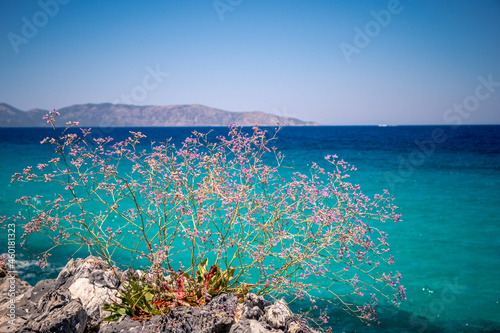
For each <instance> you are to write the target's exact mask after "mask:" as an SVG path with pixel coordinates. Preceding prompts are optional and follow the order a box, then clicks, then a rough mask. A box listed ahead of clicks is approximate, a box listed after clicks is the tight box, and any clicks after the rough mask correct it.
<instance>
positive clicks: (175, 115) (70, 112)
mask: <svg viewBox="0 0 500 333" xmlns="http://www.w3.org/2000/svg"><path fill="white" fill-rule="evenodd" d="M56 111H58V112H59V113H60V116H59V117H57V118H56V119H57V120H56V126H62V127H64V126H65V124H66V122H68V121H78V122H79V123H80V126H82V127H167V126H189V127H191V126H214V127H215V126H226V125H228V124H238V125H240V126H254V125H258V126H276V125H277V123H280V124H281V125H283V126H318V125H321V124H318V123H314V122H307V121H302V120H299V119H295V118H290V117H285V116H278V115H274V114H269V113H264V112H260V111H252V112H229V111H224V110H220V109H214V108H211V107H208V106H204V105H198V104H190V105H169V106H138V105H127V104H110V103H102V104H79V105H72V106H68V107H65V108H62V109H58V110H56ZM46 113H48V110H42V109H32V110H29V111H21V110H18V109H16V108H14V107H12V106H10V105H8V104H5V103H0V127H46V126H48V124H47V123H46V121H45V120H43V119H42V118H43V115H45V114H46Z"/></svg>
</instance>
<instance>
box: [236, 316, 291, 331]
mask: <svg viewBox="0 0 500 333" xmlns="http://www.w3.org/2000/svg"><path fill="white" fill-rule="evenodd" d="M274 332H276V333H277V332H281V333H283V331H278V330H274V329H273V328H272V327H271V326H269V325H268V324H266V323H264V322H260V321H257V320H254V319H242V320H240V321H239V322H237V323H236V324H234V325H233V326H232V327H231V330H230V331H229V333H274Z"/></svg>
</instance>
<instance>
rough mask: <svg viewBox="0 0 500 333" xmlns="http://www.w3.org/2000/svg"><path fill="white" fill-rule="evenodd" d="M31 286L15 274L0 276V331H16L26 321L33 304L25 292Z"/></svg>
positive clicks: (1, 332)
mask: <svg viewBox="0 0 500 333" xmlns="http://www.w3.org/2000/svg"><path fill="white" fill-rule="evenodd" d="M32 288H33V287H32V286H30V285H29V283H27V282H25V281H21V280H19V277H18V276H17V275H15V276H12V278H11V276H8V274H6V275H5V276H4V277H3V278H0V333H4V332H5V333H7V332H16V331H17V328H19V327H22V326H23V325H24V324H25V323H26V321H27V320H28V317H29V315H30V313H31V311H30V310H29V309H30V308H31V307H32V306H33V304H32V302H30V301H29V300H28V299H27V298H26V296H25V293H27V292H29V291H30V290H31V289H32Z"/></svg>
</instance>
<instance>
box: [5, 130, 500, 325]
mask: <svg viewBox="0 0 500 333" xmlns="http://www.w3.org/2000/svg"><path fill="white" fill-rule="evenodd" d="M197 130H198V131H200V132H203V129H197ZM141 131H142V132H143V133H145V134H147V135H148V137H149V138H151V139H152V140H154V141H162V140H164V139H165V138H167V137H173V139H174V141H177V142H179V141H181V140H182V139H184V138H185V137H186V136H187V135H189V133H190V131H191V129H189V128H166V129H153V128H149V129H141ZM436 131H443V132H442V133H441V132H436ZM106 132H109V133H105V134H106V135H111V136H114V137H117V138H119V137H120V136H122V137H123V136H124V135H128V130H125V129H107V130H106ZM226 132H227V131H226V130H224V129H217V131H216V134H217V133H220V134H223V133H226ZM433 133H434V139H436V133H438V134H441V135H440V136H439V140H434V141H433ZM50 134H51V132H50V130H46V131H45V130H38V129H37V130H33V129H30V130H26V129H24V130H23V129H0V156H2V162H3V163H2V164H1V168H0V184H1V186H0V215H12V214H15V213H16V212H17V211H18V210H19V206H17V205H15V204H14V200H15V199H16V198H17V197H20V196H21V195H33V194H34V193H36V192H37V191H40V190H41V188H34V187H31V185H27V184H20V183H15V184H10V176H11V175H12V174H13V173H15V172H20V171H22V169H23V168H24V167H25V166H27V165H33V166H35V165H36V164H38V163H43V162H45V161H47V160H48V159H49V158H50V156H51V154H52V148H51V147H50V146H48V145H44V146H40V145H39V144H38V143H39V141H40V140H41V139H42V138H43V137H45V136H47V135H50ZM278 137H279V140H278V141H277V143H276V145H277V146H278V148H279V149H280V150H281V151H282V152H283V153H284V154H285V155H286V161H287V163H288V164H293V165H294V167H295V168H296V169H298V170H305V168H306V165H307V164H308V163H309V164H310V162H312V161H317V162H320V161H322V159H323V156H324V155H326V154H337V155H338V156H339V158H342V159H344V160H346V161H348V162H350V163H351V164H354V165H356V167H357V169H358V171H356V172H354V173H353V174H352V178H351V181H352V182H353V183H358V184H360V185H361V188H362V190H363V192H365V193H367V194H374V193H380V192H381V190H382V189H383V188H387V189H389V190H390V191H391V193H392V194H393V195H394V197H395V198H396V205H397V206H399V207H401V208H400V213H402V214H403V222H400V223H398V224H386V225H384V228H385V230H386V231H388V232H389V243H390V244H391V251H392V254H393V255H394V256H395V258H396V264H395V265H396V267H395V269H397V270H398V271H400V272H401V273H402V274H403V280H402V283H403V284H404V286H405V287H406V288H407V296H408V300H407V301H406V302H405V303H403V304H402V305H401V306H400V307H399V308H394V307H392V306H391V307H382V308H381V311H380V318H379V319H380V320H381V321H382V325H380V326H375V327H367V326H365V325H363V324H361V323H359V322H358V320H357V319H355V318H352V317H350V316H348V315H346V314H345V313H343V312H338V311H336V310H335V309H330V310H329V311H330V312H329V314H330V318H331V322H332V325H333V327H334V330H339V331H346V332H354V331H358V332H360V331H366V332H376V331H391V332H404V331H408V332H441V331H448V332H457V331H458V332H461V331H470V332H473V331H482V332H488V331H491V332H493V331H497V330H500V304H499V301H500V217H499V214H498V213H497V208H498V207H500V126H470V127H458V128H453V127H442V128H440V129H436V128H435V127H431V126H407V127H405V126H402V127H369V126H368V127H318V128H284V129H283V130H282V131H281V132H280V134H279V135H278ZM436 141H437V142H436ZM422 142H423V143H424V144H422ZM431 142H432V143H431ZM17 235H18V236H19V237H20V235H21V231H20V230H18V231H17ZM0 237H1V238H0V239H2V241H1V242H0V244H1V247H0V252H2V253H4V252H6V250H7V246H6V242H4V241H3V239H5V240H7V235H6V231H5V230H1V231H0ZM36 245H37V246H39V247H40V248H42V247H43V245H44V244H36ZM67 252H68V251H66V252H65V251H61V252H59V254H58V256H53V257H52V258H51V261H50V264H49V265H48V267H47V268H46V270H45V271H43V272H40V271H39V269H38V268H37V267H35V266H34V265H29V266H27V267H25V268H24V269H23V270H22V271H21V275H22V276H23V277H24V278H25V279H27V280H28V281H29V282H30V283H32V284H34V283H36V282H37V281H38V280H40V279H42V278H47V277H54V276H56V275H57V273H58V271H59V270H60V268H61V267H62V266H64V264H65V263H66V261H67V257H68V255H70V254H71V253H67ZM18 259H19V260H22V259H23V254H22V253H21V252H19V253H18ZM295 307H296V308H297V309H300V308H301V305H300V304H298V305H296V306H295Z"/></svg>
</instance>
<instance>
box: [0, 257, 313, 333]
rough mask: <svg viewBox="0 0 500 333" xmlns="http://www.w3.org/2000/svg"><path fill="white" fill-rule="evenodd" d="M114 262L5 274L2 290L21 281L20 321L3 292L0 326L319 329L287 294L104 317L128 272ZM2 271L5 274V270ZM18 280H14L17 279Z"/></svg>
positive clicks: (172, 332)
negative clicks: (40, 275)
mask: <svg viewBox="0 0 500 333" xmlns="http://www.w3.org/2000/svg"><path fill="white" fill-rule="evenodd" d="M125 274H126V273H123V272H122V271H121V270H119V269H117V268H113V269H111V268H109V267H108V266H107V265H106V263H105V262H103V261H102V260H100V259H99V258H97V257H92V256H90V257H88V258H86V259H77V260H71V261H70V262H68V264H67V265H66V266H65V267H64V269H63V270H62V271H61V272H60V273H59V275H58V277H57V279H55V280H43V281H40V282H38V283H37V284H36V285H35V286H34V287H31V286H30V285H29V284H27V283H26V282H22V281H20V280H19V278H17V277H16V278H15V279H14V280H12V279H10V280H7V277H0V283H1V284H0V289H1V291H2V293H1V295H2V297H3V295H6V293H4V292H3V291H4V290H8V288H9V286H10V284H12V283H15V284H16V288H17V289H16V291H17V295H18V296H16V307H15V321H14V323H13V324H12V323H10V324H9V323H8V322H7V320H8V319H9V317H8V316H6V314H8V313H9V311H10V309H9V308H8V307H7V305H8V304H9V303H10V302H9V300H8V299H5V297H3V298H1V300H2V303H1V304H2V306H1V307H0V316H1V317H0V318H1V319H0V332H24V333H35V332H36V333H42V332H70V333H87V332H88V333H90V332H92V333H94V332H101V333H125V332H127V333H132V332H168V333H314V332H316V331H314V330H312V329H311V328H309V327H308V326H306V325H304V324H303V323H302V322H301V321H300V320H299V318H298V317H297V316H295V315H294V314H293V313H292V311H290V309H289V308H288V306H287V304H286V303H285V302H284V301H283V300H278V301H276V302H274V303H271V302H269V301H267V300H265V299H264V298H263V297H260V296H257V295H255V294H248V295H247V296H246V298H245V299H244V301H243V302H242V303H239V302H238V297H237V296H236V295H235V294H230V293H229V294H223V295H220V296H217V297H215V298H214V299H212V300H211V302H209V303H208V304H206V305H203V306H198V307H178V308H175V309H173V310H172V311H170V312H168V313H166V314H164V315H161V316H155V317H153V318H151V320H148V321H143V322H138V321H135V320H133V319H132V318H131V317H128V316H122V317H121V318H120V319H119V320H118V321H116V322H104V321H102V319H103V318H104V317H105V316H107V315H108V314H109V313H105V311H103V310H102V306H103V305H104V303H107V302H110V301H111V300H112V299H115V297H116V294H117V292H118V289H119V287H120V279H119V278H118V277H122V276H125ZM0 275H1V274H0ZM13 281H14V282H13Z"/></svg>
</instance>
